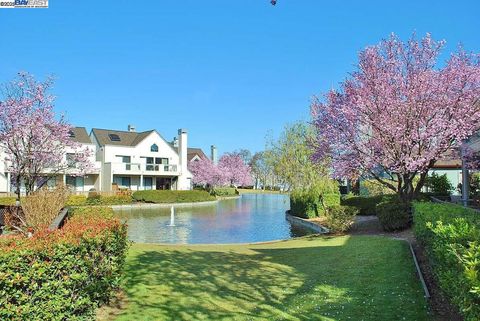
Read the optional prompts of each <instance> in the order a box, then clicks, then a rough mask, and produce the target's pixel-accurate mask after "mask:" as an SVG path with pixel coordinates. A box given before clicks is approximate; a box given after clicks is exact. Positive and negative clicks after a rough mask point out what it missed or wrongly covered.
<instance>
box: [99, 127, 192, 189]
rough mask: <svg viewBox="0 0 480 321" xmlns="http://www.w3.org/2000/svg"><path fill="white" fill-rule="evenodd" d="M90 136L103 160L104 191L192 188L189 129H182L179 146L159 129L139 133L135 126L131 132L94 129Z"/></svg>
mask: <svg viewBox="0 0 480 321" xmlns="http://www.w3.org/2000/svg"><path fill="white" fill-rule="evenodd" d="M90 138H91V140H92V142H94V144H95V145H96V159H97V160H98V161H100V162H101V168H102V183H101V190H102V191H111V190H112V188H115V187H119V188H128V189H131V190H151V189H173V190H189V189H191V178H192V174H191V173H190V172H189V170H188V168H187V162H188V161H187V157H188V156H187V138H188V136H187V131H186V130H184V129H179V130H178V136H177V140H178V146H177V147H174V146H172V145H171V144H170V143H168V142H167V141H166V140H165V139H164V138H163V137H162V136H161V135H160V134H159V133H158V132H157V131H156V130H149V131H144V132H136V131H135V128H134V127H133V126H129V128H128V130H127V131H119V130H111V129H98V128H94V129H92V131H91V134H90Z"/></svg>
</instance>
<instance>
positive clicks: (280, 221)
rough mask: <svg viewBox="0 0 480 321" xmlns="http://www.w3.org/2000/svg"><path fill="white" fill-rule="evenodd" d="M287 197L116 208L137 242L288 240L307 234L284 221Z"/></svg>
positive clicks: (246, 196) (255, 196)
mask: <svg viewBox="0 0 480 321" xmlns="http://www.w3.org/2000/svg"><path fill="white" fill-rule="evenodd" d="M288 208H289V202H288V196H287V195H279V194H244V195H242V197H241V198H239V199H230V200H223V201H220V202H218V203H217V204H213V205H200V206H195V207H176V208H175V226H169V225H170V219H171V217H170V208H159V209H129V210H122V211H118V212H117V214H118V216H119V217H121V218H123V219H126V220H128V234H129V237H130V239H131V240H132V241H134V242H140V243H177V244H186V243H189V244H195V243H244V242H262V241H271V240H277V239H288V238H290V237H293V236H302V235H306V234H308V231H306V230H304V229H301V228H297V227H293V226H291V225H290V223H289V222H288V221H286V220H285V211H286V210H287V209H288Z"/></svg>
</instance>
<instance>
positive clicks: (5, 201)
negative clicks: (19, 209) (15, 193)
mask: <svg viewBox="0 0 480 321" xmlns="http://www.w3.org/2000/svg"><path fill="white" fill-rule="evenodd" d="M16 200H17V198H16V197H0V205H15V201H16Z"/></svg>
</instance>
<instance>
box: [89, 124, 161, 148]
mask: <svg viewBox="0 0 480 321" xmlns="http://www.w3.org/2000/svg"><path fill="white" fill-rule="evenodd" d="M153 132H154V130H148V131H145V132H139V133H137V132H129V131H123V130H112V129H100V128H93V129H92V133H93V135H94V136H95V138H96V139H97V141H98V144H99V145H100V146H105V145H117V146H137V145H138V144H139V143H140V142H141V141H142V140H144V139H145V138H146V137H147V136H148V135H150V134H151V133H153ZM111 134H114V135H118V137H119V138H120V140H119V141H112V140H111V139H110V135H111Z"/></svg>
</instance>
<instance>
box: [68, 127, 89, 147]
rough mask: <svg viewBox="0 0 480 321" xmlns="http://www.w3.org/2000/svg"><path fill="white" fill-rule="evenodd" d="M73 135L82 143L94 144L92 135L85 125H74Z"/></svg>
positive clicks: (73, 138)
mask: <svg viewBox="0 0 480 321" xmlns="http://www.w3.org/2000/svg"><path fill="white" fill-rule="evenodd" d="M71 131H72V133H73V136H72V137H71V138H72V140H74V141H76V142H77V143H82V144H92V141H91V139H90V137H89V136H88V133H87V129H86V128H85V127H72V129H71Z"/></svg>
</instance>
